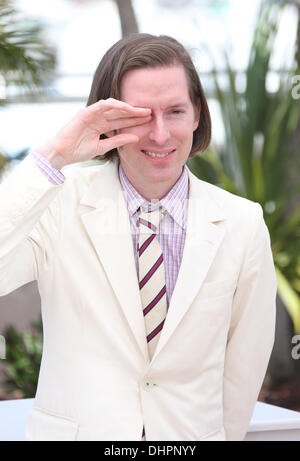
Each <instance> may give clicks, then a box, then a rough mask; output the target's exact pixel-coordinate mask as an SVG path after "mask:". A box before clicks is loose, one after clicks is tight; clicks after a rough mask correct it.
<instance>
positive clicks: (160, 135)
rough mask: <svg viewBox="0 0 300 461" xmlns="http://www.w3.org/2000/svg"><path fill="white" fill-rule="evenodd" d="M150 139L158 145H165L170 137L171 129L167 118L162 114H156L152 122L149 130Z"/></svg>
mask: <svg viewBox="0 0 300 461" xmlns="http://www.w3.org/2000/svg"><path fill="white" fill-rule="evenodd" d="M148 136H149V139H150V141H153V142H155V143H156V144H158V145H162V146H163V145H165V144H166V142H167V141H168V140H169V138H170V131H169V127H168V125H167V122H166V120H164V118H163V117H162V116H154V117H153V119H152V121H151V122H150V130H149V134H148Z"/></svg>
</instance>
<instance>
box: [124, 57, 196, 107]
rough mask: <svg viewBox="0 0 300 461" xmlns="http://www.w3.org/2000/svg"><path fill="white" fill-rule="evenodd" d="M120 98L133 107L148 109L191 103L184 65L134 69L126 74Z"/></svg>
mask: <svg viewBox="0 0 300 461" xmlns="http://www.w3.org/2000/svg"><path fill="white" fill-rule="evenodd" d="M120 98H121V100H122V101H125V102H127V103H129V104H131V105H133V106H141V107H148V106H151V105H152V104H155V103H156V102H161V103H164V104H168V103H170V104H171V103H174V102H176V101H177V100H178V101H181V102H185V103H186V102H188V101H190V97H189V89H188V82H187V77H186V73H185V70H184V68H183V66H182V65H179V64H178V65H173V66H169V67H154V68H152V67H151V68H141V69H133V70H130V71H128V72H126V73H125V75H124V76H123V78H122V80H121V85H120Z"/></svg>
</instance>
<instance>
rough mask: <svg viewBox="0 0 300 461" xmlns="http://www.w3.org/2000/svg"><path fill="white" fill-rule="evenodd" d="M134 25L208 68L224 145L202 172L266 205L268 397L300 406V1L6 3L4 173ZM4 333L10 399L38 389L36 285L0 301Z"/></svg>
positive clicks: (83, 96) (76, 104)
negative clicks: (171, 41)
mask: <svg viewBox="0 0 300 461" xmlns="http://www.w3.org/2000/svg"><path fill="white" fill-rule="evenodd" d="M132 32H148V33H153V34H157V35H158V34H167V35H171V36H173V37H175V38H176V39H178V40H179V41H180V42H181V43H182V44H183V45H184V46H185V47H186V48H187V49H188V51H189V52H190V54H191V55H192V58H193V60H194V63H195V65H196V68H197V70H198V71H199V75H200V78H201V80H202V84H203V87H204V91H205V92H206V95H207V97H208V103H209V108H210V111H211V115H212V123H213V132H212V143H211V146H210V148H209V149H208V150H207V151H206V152H205V153H204V154H201V155H197V156H196V157H194V158H193V159H190V160H189V167H190V169H191V170H192V171H193V172H194V173H195V174H196V175H197V176H198V177H200V178H201V179H203V180H205V181H208V182H211V183H213V184H216V185H218V186H219V187H222V188H224V189H226V190H228V191H230V192H233V193H235V194H237V195H240V196H243V197H246V198H248V199H250V200H253V201H255V202H259V203H260V204H261V206H262V207H263V210H264V217H265V221H266V224H267V226H268V229H269V232H270V235H271V243H272V251H273V256H274V261H275V266H276V273H277V282H278V296H277V326H276V338H275V344H274V348H273V352H272V356H271V360H270V363H269V367H268V370H267V373H266V378H265V381H264V384H263V387H262V390H261V392H260V396H259V400H261V401H264V402H267V403H271V404H274V405H279V406H282V407H285V408H290V409H293V410H297V411H300V298H299V295H300V168H299V166H300V157H299V155H298V153H299V146H300V0H289V1H280V0H248V1H247V2H241V1H238V0H51V1H50V0H44V1H43V2H41V1H39V0H26V1H25V0H11V1H9V0H0V181H2V180H3V179H4V178H5V176H6V175H7V174H9V172H10V171H11V169H12V168H14V167H15V166H16V165H17V163H18V162H20V161H21V160H22V159H23V158H24V157H25V156H26V155H27V154H28V153H29V152H30V151H31V150H32V149H34V148H35V146H37V145H39V144H40V143H41V142H44V141H45V140H47V139H49V138H50V137H51V136H52V135H54V134H55V133H56V132H57V130H58V129H59V128H60V127H61V126H62V125H63V124H64V123H66V122H67V121H68V120H69V119H70V118H71V117H72V116H73V115H74V114H75V113H76V112H77V111H78V110H80V109H81V108H83V107H84V106H85V105H86V101H87V97H88V94H89V90H90V86H91V81H92V76H93V73H94V71H95V70H96V67H97V65H98V63H99V61H100V59H101V57H102V55H103V54H104V52H105V51H106V50H107V49H108V48H109V47H110V46H111V45H113V43H115V42H116V41H117V40H118V39H119V38H121V37H122V36H124V35H127V34H129V33H132ZM0 276H1V274H0ZM263 321H264V319H263V318H261V322H263ZM0 335H3V336H4V337H5V339H6V359H5V360H0V400H5V399H16V398H27V397H34V395H35V389H36V384H37V377H38V372H39V365H40V359H41V353H42V326H41V320H40V297H39V294H38V290H37V286H36V283H35V282H33V283H30V284H27V285H25V286H24V287H21V288H19V289H18V290H15V291H14V292H13V293H11V294H9V295H8V296H4V297H0ZM250 373H251V363H249V374H250Z"/></svg>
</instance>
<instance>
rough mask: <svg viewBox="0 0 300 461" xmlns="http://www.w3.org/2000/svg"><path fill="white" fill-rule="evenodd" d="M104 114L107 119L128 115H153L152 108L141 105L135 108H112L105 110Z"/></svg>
mask: <svg viewBox="0 0 300 461" xmlns="http://www.w3.org/2000/svg"><path fill="white" fill-rule="evenodd" d="M103 115H104V117H105V120H107V121H109V120H116V119H118V118H127V117H148V116H150V115H151V109H141V108H139V107H134V110H123V109H120V110H119V109H118V110H117V109H110V110H107V111H105V113H104V114H103Z"/></svg>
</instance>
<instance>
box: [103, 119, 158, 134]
mask: <svg viewBox="0 0 300 461" xmlns="http://www.w3.org/2000/svg"><path fill="white" fill-rule="evenodd" d="M150 120H151V117H139V118H136V117H129V118H124V119H119V120H114V121H111V122H110V123H108V124H107V127H108V129H107V131H113V130H119V129H121V128H129V127H133V126H138V125H143V124H144V123H148V122H150Z"/></svg>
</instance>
